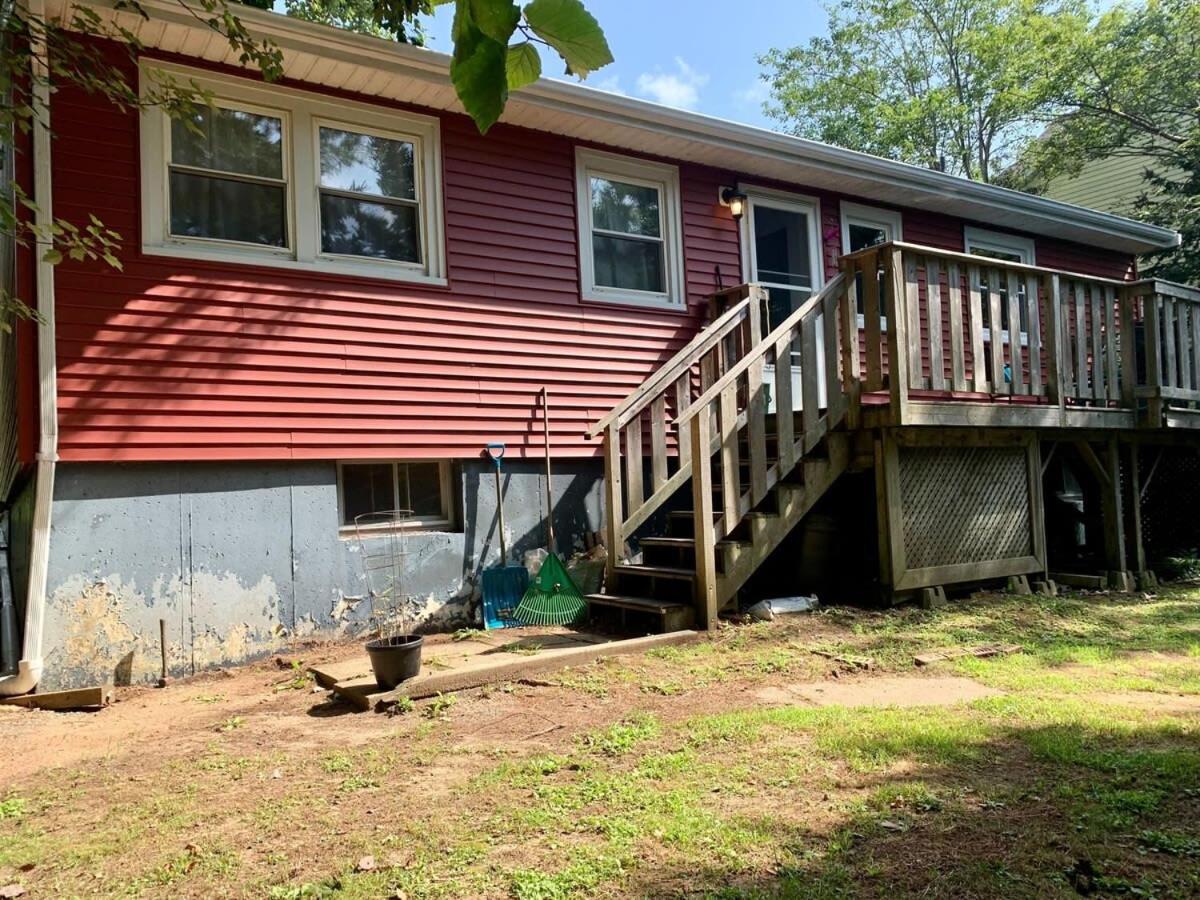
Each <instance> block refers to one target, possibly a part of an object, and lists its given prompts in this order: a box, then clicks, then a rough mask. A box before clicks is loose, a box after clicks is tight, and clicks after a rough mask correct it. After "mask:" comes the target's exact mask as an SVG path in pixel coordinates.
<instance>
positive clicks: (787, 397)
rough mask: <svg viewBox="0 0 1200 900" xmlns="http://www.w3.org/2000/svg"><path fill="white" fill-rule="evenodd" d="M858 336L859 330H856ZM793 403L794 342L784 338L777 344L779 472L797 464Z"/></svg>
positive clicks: (777, 452) (776, 415)
mask: <svg viewBox="0 0 1200 900" xmlns="http://www.w3.org/2000/svg"><path fill="white" fill-rule="evenodd" d="M855 334H857V329H855ZM793 407H794V404H793V402H792V340H791V337H790V336H784V337H782V338H780V339H779V340H778V341H777V342H776V343H775V441H776V443H777V444H778V445H779V449H778V450H777V451H776V456H777V457H778V458H779V471H780V472H786V471H788V470H790V469H791V468H792V466H793V465H795V463H796V436H795V429H796V417H795V413H794V412H793Z"/></svg>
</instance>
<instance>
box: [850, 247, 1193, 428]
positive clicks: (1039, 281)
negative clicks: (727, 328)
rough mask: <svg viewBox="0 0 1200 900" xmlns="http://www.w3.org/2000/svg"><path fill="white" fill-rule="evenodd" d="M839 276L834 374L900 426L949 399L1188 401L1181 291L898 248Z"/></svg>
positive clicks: (854, 257)
mask: <svg viewBox="0 0 1200 900" xmlns="http://www.w3.org/2000/svg"><path fill="white" fill-rule="evenodd" d="M842 271H843V273H844V274H845V275H846V276H847V279H848V282H847V283H848V290H849V292H850V296H851V301H850V303H849V304H847V305H848V307H851V308H854V307H857V308H859V309H861V315H862V323H863V324H862V337H861V343H860V344H859V345H858V346H856V345H855V344H854V342H851V343H849V344H847V345H845V346H843V348H842V349H843V357H842V358H843V368H844V370H845V371H846V372H847V373H848V374H849V375H850V377H851V379H853V380H857V383H858V384H859V385H860V386H861V390H862V391H864V392H867V393H870V392H881V391H884V390H887V391H888V392H890V394H891V399H892V409H893V412H894V415H895V416H896V418H897V421H898V422H900V423H903V422H904V421H905V414H906V410H907V404H908V402H909V401H910V400H913V399H916V400H937V399H954V395H964V396H961V397H959V398H958V399H972V398H971V397H970V396H969V395H971V394H975V395H987V396H986V398H981V397H976V398H974V399H995V398H997V397H1012V398H1027V399H1028V400H1030V401H1034V402H1041V403H1043V404H1050V405H1057V406H1059V407H1062V408H1063V409H1068V408H1069V409H1072V410H1074V409H1087V410H1123V411H1125V412H1128V411H1130V410H1132V409H1134V408H1135V403H1136V400H1138V399H1144V398H1150V399H1156V400H1168V399H1175V400H1181V401H1187V402H1196V401H1200V291H1197V290H1195V289H1193V288H1185V287H1181V286H1178V285H1169V284H1167V283H1164V282H1159V281H1150V282H1137V283H1133V284H1131V283H1129V282H1123V281H1116V280H1113V279H1107V278H1096V277H1093V276H1087V275H1081V274H1077V273H1072V272H1062V271H1057V270H1053V269H1046V268H1041V267H1038V266H1029V265H1024V264H1021V263H1014V262H1008V261H1005V260H998V259H992V258H990V257H982V256H973V255H967V254H963V253H955V252H950V251H945V250H939V249H936V248H932V247H922V246H917V245H913V244H905V243H899V242H893V243H887V244H881V245H879V246H877V247H871V248H868V249H866V250H862V251H859V252H857V253H853V254H849V255H847V256H845V257H843V258H842ZM1143 322H1144V327H1145V335H1146V339H1145V341H1144V347H1143V346H1142V343H1143V342H1142V340H1141V339H1140V337H1139V332H1140V331H1141V328H1142V325H1143ZM1125 335H1128V336H1129V338H1128V339H1125V338H1124V336H1125ZM1143 357H1144V358H1143ZM890 360H899V361H901V364H900V365H891V364H890V363H889V361H890ZM922 392H932V393H930V394H924V393H922ZM1151 419H1152V420H1153V421H1157V420H1156V419H1154V418H1153V410H1152V411H1151Z"/></svg>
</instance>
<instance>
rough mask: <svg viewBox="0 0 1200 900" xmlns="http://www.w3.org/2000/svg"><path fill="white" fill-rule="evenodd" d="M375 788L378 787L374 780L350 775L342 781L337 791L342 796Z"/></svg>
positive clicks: (364, 776) (363, 776)
mask: <svg viewBox="0 0 1200 900" xmlns="http://www.w3.org/2000/svg"><path fill="white" fill-rule="evenodd" d="M377 787H379V782H378V781H376V780H375V779H374V778H370V777H368V776H366V775H351V776H350V777H349V778H343V779H342V783H341V784H340V785H338V790H339V791H341V792H342V793H343V794H353V793H355V792H356V791H365V790H368V789H370V788H377Z"/></svg>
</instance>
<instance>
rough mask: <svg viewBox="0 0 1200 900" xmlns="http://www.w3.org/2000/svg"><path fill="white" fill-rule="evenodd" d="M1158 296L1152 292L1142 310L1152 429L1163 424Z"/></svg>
mask: <svg viewBox="0 0 1200 900" xmlns="http://www.w3.org/2000/svg"><path fill="white" fill-rule="evenodd" d="M1158 300H1159V297H1158V294H1157V293H1155V292H1154V291H1151V292H1150V293H1149V294H1147V295H1146V297H1145V300H1144V301H1143V302H1144V303H1145V306H1144V307H1143V309H1142V313H1143V317H1142V321H1143V322H1144V330H1145V335H1146V342H1145V345H1146V385H1147V386H1148V387H1149V388H1150V389H1151V390H1152V391H1153V393H1152V395H1151V396H1150V399H1149V403H1148V404H1147V406H1148V409H1147V411H1146V415H1147V418H1148V419H1149V420H1150V421H1149V424H1150V427H1152V428H1161V427H1162V423H1163V400H1162V387H1163V379H1162V343H1161V341H1162V331H1161V324H1160V322H1159V316H1158Z"/></svg>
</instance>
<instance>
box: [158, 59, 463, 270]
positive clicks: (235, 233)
mask: <svg viewBox="0 0 1200 900" xmlns="http://www.w3.org/2000/svg"><path fill="white" fill-rule="evenodd" d="M164 77H171V78H176V79H187V80H190V81H195V82H196V84H197V85H198V86H199V87H201V88H202V89H204V90H207V91H209V92H210V93H211V95H212V97H213V98H214V99H213V105H212V106H204V107H200V108H199V109H197V110H196V111H195V112H194V113H193V114H191V115H189V116H187V117H186V118H184V119H172V118H170V117H168V116H167V115H166V113H165V112H164V111H163V110H162V109H160V108H156V107H151V108H147V109H145V110H143V112H142V129H141V141H142V249H143V251H144V252H146V253H151V254H165V255H172V256H188V257H194V258H201V259H218V260H226V261H231V262H248V263H254V264H260V265H271V266H281V267H286V268H295V269H305V270H311V271H321V272H336V273H344V274H352V275H367V276H372V277H379V278H394V279H400V280H405V281H419V282H425V283H433V284H445V283H446V280H445V265H444V248H443V229H442V204H441V161H440V149H439V130H438V123H437V120H436V119H431V118H428V117H425V116H416V115H413V114H410V113H401V112H395V111H391V110H385V109H382V108H379V107H374V106H369V105H367V104H361V103H354V102H351V101H342V100H339V101H337V102H333V101H330V100H327V99H325V98H322V97H320V96H318V95H315V94H310V93H307V92H304V91H298V90H293V89H291V88H284V87H280V86H274V85H272V86H265V85H262V84H257V83H255V82H251V81H248V80H246V79H239V78H232V77H226V76H220V75H213V74H211V73H205V72H197V71H195V70H191V69H186V68H183V67H180V66H173V65H170V64H167V63H159V62H155V63H154V64H153V66H152V67H146V68H143V70H142V72H141V78H142V83H143V85H150V84H152V83H153V82H154V80H156V79H162V78H164Z"/></svg>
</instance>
